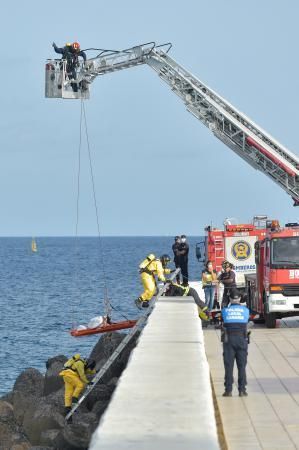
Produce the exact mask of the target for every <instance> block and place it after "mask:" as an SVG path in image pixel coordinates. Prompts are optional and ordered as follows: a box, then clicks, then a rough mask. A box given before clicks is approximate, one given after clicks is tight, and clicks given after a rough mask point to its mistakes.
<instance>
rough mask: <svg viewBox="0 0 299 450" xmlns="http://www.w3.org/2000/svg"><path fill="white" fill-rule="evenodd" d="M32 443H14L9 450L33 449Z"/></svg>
mask: <svg viewBox="0 0 299 450" xmlns="http://www.w3.org/2000/svg"><path fill="white" fill-rule="evenodd" d="M31 449H32V447H31V444H29V443H28V442H23V443H21V444H14V445H13V446H12V447H10V449H9V450H31Z"/></svg>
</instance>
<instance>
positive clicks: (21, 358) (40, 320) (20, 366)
mask: <svg viewBox="0 0 299 450" xmlns="http://www.w3.org/2000/svg"><path fill="white" fill-rule="evenodd" d="M201 240H202V238H199V237H190V239H189V244H190V254H189V273H190V275H189V278H190V279H192V280H195V279H197V280H198V279H200V277H201V270H202V266H201V265H200V264H199V263H198V262H197V260H196V257H195V244H196V242H199V241H201ZM36 242H37V247H38V251H37V253H33V252H32V251H31V238H23V237H22V238H0V261H1V272H0V283H1V284H0V290H1V294H0V311H1V316H0V317H1V320H0V342H1V347H0V380H1V383H0V395H2V394H5V393H6V392H8V391H10V390H11V388H12V387H13V384H14V381H15V379H16V377H17V376H18V375H19V374H20V372H21V371H22V370H24V369H25V368H27V367H35V368H36V369H39V370H40V371H41V372H45V369H46V367H45V362H46V361H47V359H48V358H50V357H53V356H55V355H58V354H63V355H66V356H71V355H72V354H74V353H78V352H79V353H81V354H82V355H83V356H88V354H89V353H90V351H91V349H92V347H93V346H94V345H95V343H96V342H97V340H98V339H99V336H100V335H94V336H90V337H81V338H74V337H72V336H71V335H70V334H69V330H70V328H71V327H72V325H73V324H76V325H79V324H83V325H84V324H85V325H86V324H87V323H88V321H89V320H90V319H91V318H92V317H94V316H97V315H102V314H104V309H103V306H104V305H103V298H104V290H105V282H104V280H105V278H106V284H107V290H108V294H109V298H110V299H111V303H112V305H113V306H114V307H115V308H116V309H117V311H116V312H115V311H113V314H112V317H113V320H124V316H125V317H128V318H130V319H135V318H138V317H139V316H140V315H141V314H142V311H140V310H138V309H137V308H136V306H135V304H134V299H136V298H137V297H138V296H139V294H140V293H141V292H142V285H141V282H140V277H139V274H138V265H139V263H140V262H141V261H142V260H143V259H144V258H145V257H146V256H147V254H149V253H154V254H155V255H156V256H159V255H161V254H163V253H167V254H169V255H170V256H171V258H172V257H173V254H172V250H171V246H172V244H173V242H174V241H173V238H172V237H171V238H170V237H103V238H102V239H101V241H99V239H98V238H96V237H80V238H71V237H69V238H68V237H40V238H37V239H36ZM171 266H172V267H174V266H173V264H171Z"/></svg>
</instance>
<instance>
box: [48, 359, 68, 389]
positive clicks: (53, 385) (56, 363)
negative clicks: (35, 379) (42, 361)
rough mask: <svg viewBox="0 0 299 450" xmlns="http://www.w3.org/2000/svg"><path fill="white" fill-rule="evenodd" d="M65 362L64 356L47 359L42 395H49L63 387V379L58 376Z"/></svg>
mask: <svg viewBox="0 0 299 450" xmlns="http://www.w3.org/2000/svg"><path fill="white" fill-rule="evenodd" d="M66 361H67V357H66V356H64V355H58V356H55V357H54V358H50V359H48V361H47V362H46V368H47V372H46V375H45V382H44V392H43V394H44V395H49V394H51V393H52V392H56V391H59V389H61V388H62V387H63V379H62V377H60V376H59V372H61V370H62V369H63V365H64V363H65V362H66Z"/></svg>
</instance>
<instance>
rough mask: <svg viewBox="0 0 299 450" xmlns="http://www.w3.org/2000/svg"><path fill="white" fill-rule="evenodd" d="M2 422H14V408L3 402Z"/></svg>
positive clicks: (0, 404)
mask: <svg viewBox="0 0 299 450" xmlns="http://www.w3.org/2000/svg"><path fill="white" fill-rule="evenodd" d="M0 420H1V421H5V422H9V421H14V414H13V406H12V405H11V404H10V403H8V402H5V401H3V400H1V401H0Z"/></svg>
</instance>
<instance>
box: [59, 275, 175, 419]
mask: <svg viewBox="0 0 299 450" xmlns="http://www.w3.org/2000/svg"><path fill="white" fill-rule="evenodd" d="M179 272H180V269H176V270H175V271H174V272H173V273H172V274H171V276H170V277H169V280H173V279H174V278H175V277H176V275H177V274H178V273H179ZM167 287H168V283H166V284H164V286H162V287H161V288H160V289H159V291H158V293H157V295H156V296H155V297H153V299H152V301H151V304H150V306H149V308H148V310H147V311H146V313H145V314H144V315H143V316H142V317H140V319H139V320H138V322H137V323H136V325H135V327H134V328H133V329H132V330H131V331H130V333H128V334H127V336H126V337H125V338H124V339H123V340H122V341H121V343H120V344H119V345H118V347H116V349H115V350H114V352H113V353H112V355H111V356H110V357H109V358H108V359H107V361H106V362H105V364H104V365H103V367H102V368H101V369H100V371H99V372H98V373H97V374H96V375H95V377H94V378H93V380H92V384H90V385H88V386H87V387H86V390H85V392H84V393H83V395H82V396H81V397H80V398H79V400H78V403H76V404H75V405H74V406H73V407H72V409H71V411H70V412H69V413H68V414H67V415H66V417H65V420H66V421H67V420H68V419H69V418H70V417H72V415H73V414H74V413H75V411H76V410H77V409H78V408H79V406H80V405H81V403H83V402H84V400H85V399H86V397H88V395H89V394H90V393H91V391H92V390H93V388H94V387H95V386H96V385H97V383H98V382H99V381H100V380H101V379H102V378H103V376H104V375H105V373H106V372H107V370H109V369H110V367H111V365H112V364H113V363H114V361H115V360H116V359H117V358H118V357H119V355H120V354H121V353H122V351H123V350H124V349H125V348H126V346H127V345H128V344H129V342H130V341H131V340H132V338H133V337H134V336H135V334H136V333H137V332H138V331H140V330H141V329H142V327H143V326H144V325H145V323H146V321H147V319H148V317H149V316H150V314H151V312H152V310H153V309H154V306H155V302H156V300H157V298H159V297H160V296H161V295H162V294H164V292H165V291H166V289H167Z"/></svg>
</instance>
